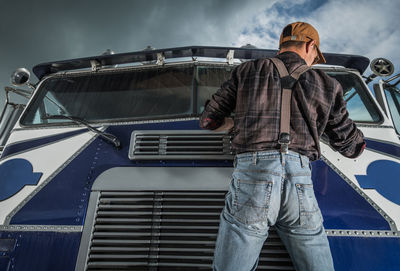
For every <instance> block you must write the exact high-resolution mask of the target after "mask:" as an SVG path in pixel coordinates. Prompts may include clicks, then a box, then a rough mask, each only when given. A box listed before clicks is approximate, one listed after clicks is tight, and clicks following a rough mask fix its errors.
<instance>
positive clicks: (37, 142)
mask: <svg viewBox="0 0 400 271" xmlns="http://www.w3.org/2000/svg"><path fill="white" fill-rule="evenodd" d="M86 131H87V129H81V130H78V131H72V132H68V133H62V134H58V135H53V136H47V137H42V138H39V139H33V140H29V141H24V142H21V143H15V144H11V145H7V146H6V147H5V148H4V151H3V153H2V154H1V158H2V159H4V158H6V157H7V156H10V155H13V154H15V153H17V152H21V151H27V150H29V149H32V148H38V147H40V146H43V145H46V144H48V143H51V142H54V141H57V140H61V139H65V138H68V137H72V136H75V135H78V134H82V133H84V132H86Z"/></svg>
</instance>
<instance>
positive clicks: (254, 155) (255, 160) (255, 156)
mask: <svg viewBox="0 0 400 271" xmlns="http://www.w3.org/2000/svg"><path fill="white" fill-rule="evenodd" d="M253 164H254V165H257V152H253Z"/></svg>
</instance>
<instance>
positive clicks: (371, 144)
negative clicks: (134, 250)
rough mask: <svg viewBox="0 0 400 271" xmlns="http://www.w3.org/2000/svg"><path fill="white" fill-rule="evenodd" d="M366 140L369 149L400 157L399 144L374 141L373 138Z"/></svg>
mask: <svg viewBox="0 0 400 271" xmlns="http://www.w3.org/2000/svg"><path fill="white" fill-rule="evenodd" d="M365 142H366V143H367V146H366V148H367V149H373V150H377V151H380V152H383V153H387V154H390V155H393V156H396V157H397V158H400V146H398V145H395V144H390V143H389V142H388V143H385V142H379V141H374V140H371V139H366V140H365Z"/></svg>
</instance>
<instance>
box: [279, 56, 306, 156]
mask: <svg viewBox="0 0 400 271" xmlns="http://www.w3.org/2000/svg"><path fill="white" fill-rule="evenodd" d="M271 61H272V63H274V65H275V67H276V69H277V70H278V73H279V77H280V78H281V86H282V95H281V96H282V100H281V120H280V132H279V140H278V142H279V144H280V145H281V152H283V153H288V151H289V148H288V145H289V144H290V104H291V99H292V88H293V87H294V85H295V84H296V82H297V80H298V79H299V77H300V75H302V74H303V73H304V72H306V71H308V70H309V69H310V67H308V66H307V65H301V66H299V67H298V68H297V69H296V70H294V71H293V72H292V73H291V74H289V72H288V70H287V68H286V66H285V64H283V62H282V60H280V59H279V58H271Z"/></svg>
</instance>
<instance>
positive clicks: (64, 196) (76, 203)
mask: <svg viewBox="0 0 400 271" xmlns="http://www.w3.org/2000/svg"><path fill="white" fill-rule="evenodd" d="M163 129H166V130H169V129H177V130H181V129H182V130H185V129H199V127H198V121H196V120H194V121H183V122H176V123H167V122H166V123H156V124H140V125H124V126H113V127H109V128H108V129H107V132H110V133H112V134H114V135H116V136H117V137H118V138H119V139H120V140H121V143H122V148H121V149H120V150H116V149H115V148H114V147H113V146H112V145H111V144H109V143H106V142H103V140H102V139H96V140H95V141H94V142H92V143H91V144H90V145H89V146H88V147H87V148H86V149H85V150H84V151H83V152H82V153H81V154H80V155H78V156H77V157H76V158H75V159H74V160H73V161H72V162H71V163H70V164H69V165H68V166H67V167H66V168H65V169H63V170H62V171H61V172H60V173H59V174H58V175H57V176H56V177H55V178H54V179H53V180H52V181H51V182H50V183H49V184H47V185H46V187H44V188H43V189H42V190H41V191H40V192H39V193H38V194H36V195H35V196H34V197H33V198H32V199H31V200H30V201H29V202H28V203H27V204H26V205H25V206H24V207H23V208H22V209H21V210H20V211H19V212H18V213H17V214H16V215H15V216H14V217H13V218H12V220H11V223H10V224H47V225H49V224H50V225H57V224H59V225H83V223H84V216H85V214H86V208H87V204H88V198H89V195H90V190H91V187H92V184H93V182H94V181H95V180H96V178H97V177H98V176H99V175H100V174H101V173H103V172H104V171H105V170H108V169H110V168H113V167H123V166H126V167H132V166H140V167H152V166H155V167H160V166H161V167H163V166H165V167H175V166H179V167H202V166H205V167H207V166H215V167H232V161H192V160H190V161H141V162H140V161H139V162H138V161H131V160H129V158H128V150H129V142H130V136H131V133H132V131H133V130H163ZM313 181H314V185H315V193H316V197H317V199H318V201H319V204H320V207H321V210H322V213H323V215H324V219H325V223H324V225H325V227H326V228H328V229H332V228H333V229H338V228H339V229H371V230H379V229H380V230H390V227H389V225H388V223H387V222H386V221H385V220H384V219H383V218H382V217H381V215H380V214H379V213H378V212H377V211H375V209H373V208H372V207H371V206H370V205H369V204H368V203H367V202H366V201H365V200H364V199H363V198H362V197H361V196H360V195H359V194H358V193H356V192H355V191H354V190H353V189H352V188H351V187H350V186H349V185H348V184H347V183H346V182H345V181H344V180H343V179H342V178H341V177H340V176H339V175H338V174H336V173H335V172H334V171H333V170H332V169H331V168H329V167H328V166H327V165H326V164H325V163H324V162H322V161H317V162H314V163H313Z"/></svg>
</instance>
